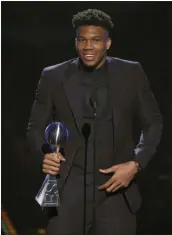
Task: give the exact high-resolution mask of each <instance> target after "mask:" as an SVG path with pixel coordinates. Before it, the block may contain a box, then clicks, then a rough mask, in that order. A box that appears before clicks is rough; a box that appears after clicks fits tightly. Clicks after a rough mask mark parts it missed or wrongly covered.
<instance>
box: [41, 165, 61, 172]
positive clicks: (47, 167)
mask: <svg viewBox="0 0 172 235" xmlns="http://www.w3.org/2000/svg"><path fill="white" fill-rule="evenodd" d="M59 168H60V165H58V166H56V167H54V166H50V165H46V164H43V169H44V170H51V171H59Z"/></svg>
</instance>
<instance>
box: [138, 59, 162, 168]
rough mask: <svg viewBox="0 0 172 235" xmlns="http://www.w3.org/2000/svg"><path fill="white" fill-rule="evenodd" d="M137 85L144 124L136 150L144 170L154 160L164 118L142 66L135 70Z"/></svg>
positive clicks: (139, 112) (141, 118)
mask: <svg viewBox="0 0 172 235" xmlns="http://www.w3.org/2000/svg"><path fill="white" fill-rule="evenodd" d="M135 78H136V83H137V84H138V85H137V91H136V93H137V99H136V100H137V105H136V107H137V112H138V115H139V118H140V120H141V123H142V132H141V136H140V141H139V143H138V145H137V147H136V149H135V158H136V160H137V161H138V162H139V163H140V166H141V167H142V168H145V167H146V165H147V163H148V162H149V161H150V159H151V158H152V156H153V154H154V153H155V151H156V147H157V145H158V144H159V142H160V137H161V132H162V117H161V113H160V110H159V108H158V104H157V102H156V100H155V98H154V95H153V94H152V92H151V90H150V86H149V82H148V80H147V77H146V75H145V73H144V72H143V70H142V68H141V66H140V64H139V63H138V64H137V66H136V68H135Z"/></svg>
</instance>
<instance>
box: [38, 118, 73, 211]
mask: <svg viewBox="0 0 172 235" xmlns="http://www.w3.org/2000/svg"><path fill="white" fill-rule="evenodd" d="M68 137H69V132H68V130H67V128H66V127H65V125H64V124H62V123H60V122H53V123H51V124H50V125H48V126H47V128H46V129H45V140H46V143H47V144H48V145H49V147H50V152H57V151H59V150H60V148H63V147H64V145H65V143H66V141H67V139H68ZM57 181H58V179H57V177H56V176H54V175H49V174H47V175H46V177H45V180H44V182H43V184H42V186H41V188H40V190H39V192H38V194H37V195H36V197H35V200H36V201H37V202H38V204H39V205H40V206H41V207H59V206H60V197H59V192H58V182H57Z"/></svg>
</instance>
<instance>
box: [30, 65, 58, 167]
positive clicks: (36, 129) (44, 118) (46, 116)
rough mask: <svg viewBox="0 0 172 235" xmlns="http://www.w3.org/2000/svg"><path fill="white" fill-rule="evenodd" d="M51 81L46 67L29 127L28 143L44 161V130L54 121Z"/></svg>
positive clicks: (37, 157)
mask: <svg viewBox="0 0 172 235" xmlns="http://www.w3.org/2000/svg"><path fill="white" fill-rule="evenodd" d="M51 85H52V84H51V81H50V77H48V76H47V73H46V71H45V69H44V70H43V72H42V75H41V78H40V80H39V83H38V88H37V90H36V97H35V101H34V104H33V106H32V110H31V115H30V120H29V123H28V128H27V143H28V147H29V150H30V152H31V154H32V155H33V156H34V157H36V160H38V161H39V163H40V164H41V163H42V160H43V152H42V150H41V148H42V145H43V144H44V143H45V139H44V131H45V128H46V126H47V125H48V124H49V123H50V122H51V121H52V110H53V102H52V98H51Z"/></svg>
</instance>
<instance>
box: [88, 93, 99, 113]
mask: <svg viewBox="0 0 172 235" xmlns="http://www.w3.org/2000/svg"><path fill="white" fill-rule="evenodd" d="M89 103H90V106H91V108H92V109H93V111H94V116H96V108H97V97H96V94H95V92H94V93H93V94H92V95H91V97H90V99H89Z"/></svg>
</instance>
